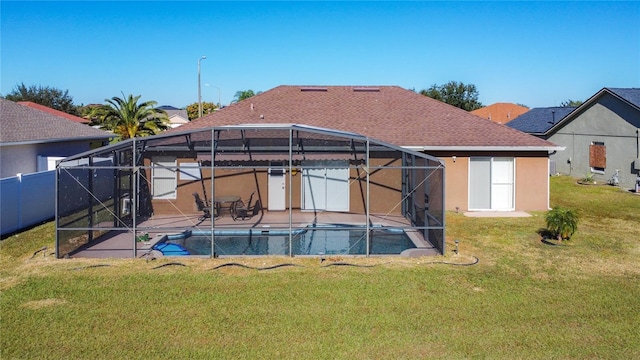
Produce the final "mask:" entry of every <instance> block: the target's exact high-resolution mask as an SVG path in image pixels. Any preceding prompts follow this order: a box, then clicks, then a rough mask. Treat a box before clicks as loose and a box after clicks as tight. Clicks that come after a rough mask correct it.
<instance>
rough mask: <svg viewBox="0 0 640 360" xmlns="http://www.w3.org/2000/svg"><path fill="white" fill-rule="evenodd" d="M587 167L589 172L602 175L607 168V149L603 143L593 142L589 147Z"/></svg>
mask: <svg viewBox="0 0 640 360" xmlns="http://www.w3.org/2000/svg"><path fill="white" fill-rule="evenodd" d="M589 166H590V167H591V172H594V173H599V174H604V169H605V168H606V167H607V147H606V146H604V143H603V142H597V141H594V142H592V143H591V145H589Z"/></svg>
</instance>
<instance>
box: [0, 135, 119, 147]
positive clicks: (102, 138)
mask: <svg viewBox="0 0 640 360" xmlns="http://www.w3.org/2000/svg"><path fill="white" fill-rule="evenodd" d="M113 137H115V135H114V136H102V137H76V138H66V139H41V140H25V141H4V142H0V146H15V145H32V144H49V143H60V142H70V141H91V140H109V139H111V138H113Z"/></svg>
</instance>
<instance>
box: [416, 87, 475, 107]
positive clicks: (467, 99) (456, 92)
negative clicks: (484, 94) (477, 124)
mask: <svg viewBox="0 0 640 360" xmlns="http://www.w3.org/2000/svg"><path fill="white" fill-rule="evenodd" d="M420 94H421V95H424V96H428V97H430V98H432V99H436V100H440V101H442V102H444V103H447V104H449V105H453V106H455V107H458V108H460V109H463V110H466V111H472V110H476V109H479V108H481V107H482V103H480V102H479V101H478V90H477V89H476V86H475V85H473V84H469V85H465V84H464V83H461V82H460V83H459V82H457V81H450V82H448V83H446V84H444V85H435V84H434V85H431V87H430V88H429V89H426V90H420Z"/></svg>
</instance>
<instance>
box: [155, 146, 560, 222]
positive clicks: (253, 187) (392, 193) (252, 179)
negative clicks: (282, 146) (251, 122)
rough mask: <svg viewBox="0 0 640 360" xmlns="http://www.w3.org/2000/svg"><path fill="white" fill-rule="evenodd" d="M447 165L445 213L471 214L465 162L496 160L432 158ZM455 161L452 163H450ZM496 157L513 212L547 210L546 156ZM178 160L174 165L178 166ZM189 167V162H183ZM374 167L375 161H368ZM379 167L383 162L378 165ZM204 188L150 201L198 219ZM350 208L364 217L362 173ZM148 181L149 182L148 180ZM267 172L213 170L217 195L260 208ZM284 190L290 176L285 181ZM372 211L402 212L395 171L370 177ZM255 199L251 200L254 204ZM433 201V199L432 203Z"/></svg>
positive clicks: (184, 184)
mask: <svg viewBox="0 0 640 360" xmlns="http://www.w3.org/2000/svg"><path fill="white" fill-rule="evenodd" d="M433 155H435V156H437V157H438V158H440V159H441V160H442V161H443V162H444V163H445V209H446V210H450V211H456V210H458V211H467V210H468V208H469V158H470V156H496V153H472V154H470V153H456V154H455V155H453V154H452V153H440V154H433ZM453 156H455V161H454V160H453ZM499 156H500V157H514V158H515V172H516V173H515V210H516V211H545V210H547V209H548V207H549V176H548V168H549V165H548V164H549V160H548V157H547V154H546V152H540V153H506V152H505V153H500V154H499ZM181 161H183V160H181V159H178V164H180V163H181ZM185 161H187V162H193V160H185ZM372 161H374V160H372ZM380 161H381V162H383V161H382V160H380ZM358 171H360V173H358ZM203 176H204V190H203V182H201V181H184V180H178V194H177V199H174V200H166V199H159V200H153V208H154V212H155V213H156V214H162V213H175V211H176V209H179V210H180V211H183V212H185V213H197V209H196V206H195V202H194V201H193V196H192V193H193V192H198V193H200V195H201V196H203V191H206V193H207V196H206V198H207V199H211V198H212V196H211V194H210V189H211V173H210V171H209V170H206V169H205V170H204V171H203ZM350 177H351V179H350V181H351V186H350V208H351V211H352V212H356V213H358V212H364V201H363V197H364V193H363V192H364V191H366V183H365V182H366V178H365V177H363V174H362V170H358V169H352V170H351V174H350ZM148 178H149V179H151V176H150V174H149V175H148ZM301 178H302V176H301V174H300V173H298V174H296V175H295V176H293V177H292V185H293V187H292V189H291V194H292V205H293V208H294V209H300V202H301V184H300V180H301ZM267 181H268V178H267V169H256V172H255V173H254V171H253V169H252V168H245V169H239V170H236V169H217V170H216V190H215V192H216V195H238V196H241V197H242V199H244V200H246V199H247V198H248V197H249V195H250V194H251V192H253V191H255V192H256V195H255V196H258V195H259V196H260V199H261V201H262V203H263V206H264V207H265V208H266V206H267V204H268V200H269V199H268V188H267V186H268V183H267ZM286 181H287V188H288V187H289V183H288V182H289V176H286ZM370 183H371V190H370V191H371V211H372V212H374V213H376V212H378V213H379V212H384V213H387V212H389V211H390V210H392V211H391V213H393V214H397V213H399V212H400V211H401V207H400V206H396V207H394V204H399V202H400V201H401V197H402V194H401V187H402V184H401V178H400V170H399V169H386V170H383V171H379V172H377V173H375V174H373V175H372V176H371V179H370ZM286 196H287V198H286V200H285V201H286V202H285V203H286V204H288V203H289V199H288V196H289V191H287V192H286ZM254 199H255V198H254ZM433 200H436V199H433Z"/></svg>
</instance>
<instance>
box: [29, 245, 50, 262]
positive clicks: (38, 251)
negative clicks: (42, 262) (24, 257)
mask: <svg viewBox="0 0 640 360" xmlns="http://www.w3.org/2000/svg"><path fill="white" fill-rule="evenodd" d="M47 249H48V248H47V247H46V246H43V247H42V248H41V249H40V250H36V252H34V253H33V255H31V259H33V258H34V257H36V255H38V253H41V252H43V251H47ZM43 256H47V253H44V254H43Z"/></svg>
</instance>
